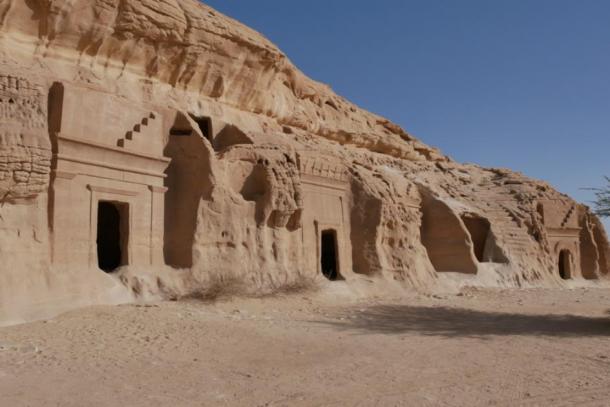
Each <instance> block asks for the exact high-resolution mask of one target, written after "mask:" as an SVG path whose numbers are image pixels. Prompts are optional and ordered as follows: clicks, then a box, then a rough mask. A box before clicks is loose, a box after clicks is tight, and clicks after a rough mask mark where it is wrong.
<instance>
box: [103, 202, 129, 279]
mask: <svg viewBox="0 0 610 407" xmlns="http://www.w3.org/2000/svg"><path fill="white" fill-rule="evenodd" d="M128 208H129V207H128V205H127V204H122V203H118V202H107V201H100V202H99V203H98V209H97V239H96V243H97V261H98V267H99V268H100V269H101V270H103V271H105V272H106V273H111V272H113V271H114V270H116V269H117V268H119V267H120V266H123V265H125V264H127V255H128V253H127V241H128V233H129V228H128V226H127V225H128V224H129V222H128V219H127V217H128V212H129V210H128Z"/></svg>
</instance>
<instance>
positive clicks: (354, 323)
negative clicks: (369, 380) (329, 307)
mask: <svg viewBox="0 0 610 407" xmlns="http://www.w3.org/2000/svg"><path fill="white" fill-rule="evenodd" d="M338 317H343V319H342V320H339V321H337V320H335V321H318V322H319V323H321V324H324V325H327V326H328V325H330V326H332V327H334V328H337V329H341V330H345V331H354V332H357V333H382V334H409V333H413V334H419V335H430V336H443V337H486V336H492V335H522V336H524V335H527V336H554V337H582V336H610V318H608V317H585V316H577V315H526V314H509V313H502V312H485V311H477V310H469V309H463V308H448V307H421V306H408V305H377V306H373V307H369V308H365V309H363V310H361V311H360V312H356V313H353V312H350V313H349V314H348V313H345V314H342V315H338Z"/></svg>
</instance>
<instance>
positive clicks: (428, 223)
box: [420, 195, 478, 274]
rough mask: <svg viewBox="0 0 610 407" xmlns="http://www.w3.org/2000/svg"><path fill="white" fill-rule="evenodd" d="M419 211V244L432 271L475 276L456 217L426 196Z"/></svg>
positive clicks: (474, 262) (465, 241) (446, 207)
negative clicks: (420, 243) (420, 215)
mask: <svg viewBox="0 0 610 407" xmlns="http://www.w3.org/2000/svg"><path fill="white" fill-rule="evenodd" d="M421 211H422V220H421V229H420V234H421V242H422V244H423V246H424V247H425V248H426V252H427V253H428V258H429V259H430V262H431V263H432V266H433V267H434V269H435V270H436V271H437V272H458V273H464V274H476V273H477V271H478V269H477V264H476V259H475V258H474V256H472V254H471V249H470V247H469V244H468V241H469V240H470V239H469V237H468V230H467V229H466V228H465V227H464V225H463V224H462V222H460V218H459V216H458V215H457V214H456V213H454V212H453V210H451V208H450V207H449V206H448V205H447V204H446V203H444V202H443V201H441V200H438V199H435V198H434V197H432V196H427V195H424V200H423V202H422V208H421Z"/></svg>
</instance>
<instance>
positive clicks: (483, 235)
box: [462, 216, 491, 263]
mask: <svg viewBox="0 0 610 407" xmlns="http://www.w3.org/2000/svg"><path fill="white" fill-rule="evenodd" d="M462 221H463V222H464V226H466V229H468V233H469V234H470V238H471V240H472V244H473V250H474V255H475V257H476V258H477V260H478V261H479V263H483V262H485V261H487V260H486V259H485V247H486V246H487V240H488V239H489V231H490V228H491V225H490V224H489V221H488V220H487V219H483V218H479V217H474V216H462Z"/></svg>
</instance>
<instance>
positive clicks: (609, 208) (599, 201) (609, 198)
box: [593, 177, 610, 218]
mask: <svg viewBox="0 0 610 407" xmlns="http://www.w3.org/2000/svg"><path fill="white" fill-rule="evenodd" d="M604 178H606V182H607V183H608V185H606V186H605V187H603V188H593V191H595V202H594V203H595V213H597V214H598V215H599V216H601V217H602V218H610V177H604Z"/></svg>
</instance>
